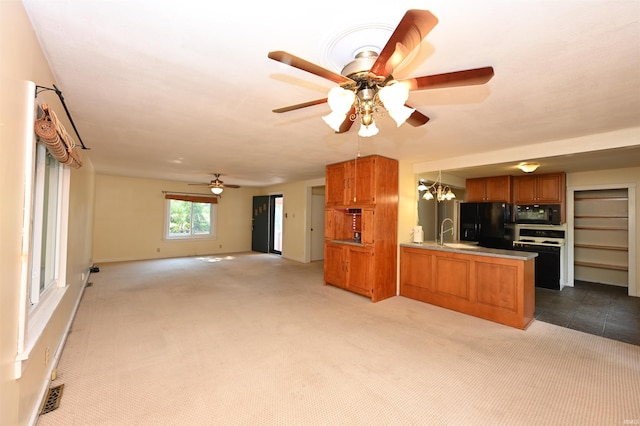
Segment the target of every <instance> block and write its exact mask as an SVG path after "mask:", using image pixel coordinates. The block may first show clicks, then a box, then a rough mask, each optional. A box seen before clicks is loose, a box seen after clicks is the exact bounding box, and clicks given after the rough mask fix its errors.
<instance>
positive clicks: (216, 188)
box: [211, 186, 223, 195]
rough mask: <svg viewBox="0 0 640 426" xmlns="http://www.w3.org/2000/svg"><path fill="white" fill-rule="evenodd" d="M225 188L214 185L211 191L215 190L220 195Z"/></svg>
mask: <svg viewBox="0 0 640 426" xmlns="http://www.w3.org/2000/svg"><path fill="white" fill-rule="evenodd" d="M222 191H223V189H222V188H221V187H219V186H212V187H211V192H213V193H214V194H216V195H220V194H222Z"/></svg>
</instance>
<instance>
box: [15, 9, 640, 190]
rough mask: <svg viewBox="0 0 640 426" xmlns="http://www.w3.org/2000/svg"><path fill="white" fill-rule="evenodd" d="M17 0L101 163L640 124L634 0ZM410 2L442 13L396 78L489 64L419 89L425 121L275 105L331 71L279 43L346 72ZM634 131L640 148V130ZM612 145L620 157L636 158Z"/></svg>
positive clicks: (455, 149) (300, 174)
mask: <svg viewBox="0 0 640 426" xmlns="http://www.w3.org/2000/svg"><path fill="white" fill-rule="evenodd" d="M23 3H24V5H25V8H26V9H27V12H28V14H29V16H30V19H31V20H32V22H33V25H34V28H35V31H36V33H37V35H38V37H39V39H40V41H41V44H42V47H43V49H44V51H45V54H46V55H47V57H48V60H49V62H50V65H51V68H52V69H53V72H54V75H55V78H56V80H57V86H58V88H59V89H60V90H61V91H62V92H63V94H64V98H65V101H66V103H67V106H68V107H69V109H70V111H71V115H72V117H73V120H74V121H75V124H76V126H77V128H78V131H79V133H80V136H81V137H82V140H83V142H84V144H85V145H86V146H87V147H89V148H90V151H89V153H90V157H91V160H92V161H93V163H94V165H95V168H96V171H97V172H99V173H107V174H117V175H127V176H140V177H149V178H161V179H172V180H179V181H188V182H208V181H209V180H211V179H212V176H211V173H214V172H218V173H222V174H223V177H222V178H223V180H224V181H225V182H226V183H233V184H240V185H247V186H264V185H271V184H277V183H282V182H291V181H298V180H305V179H314V178H320V177H323V176H324V165H325V164H327V163H333V162H337V161H343V160H346V159H349V158H353V157H354V156H355V155H356V154H357V153H358V151H359V152H360V153H361V154H362V155H368V154H380V155H385V156H389V157H393V158H397V159H400V160H408V161H411V162H424V161H434V160H435V161H437V160H440V159H448V158H449V159H450V158H455V157H458V156H469V155H474V154H481V153H486V152H488V151H499V150H504V149H512V148H518V147H525V146H526V145H530V144H540V143H547V142H552V141H560V140H564V139H568V138H575V137H580V136H584V135H589V134H595V133H605V132H611V131H615V130H618V129H629V128H632V129H633V128H636V129H640V2H639V1H638V0H616V1H613V0H592V1H589V0H582V1H580V0H558V1H546V0H517V1H513V0H512V1H509V0H488V1H475V0H467V1H465V0H433V1H430V2H423V1H409V0H396V1H394V2H385V3H384V7H364V6H361V5H360V3H358V4H352V5H349V4H346V3H344V1H339V0H326V1H323V2H300V1H292V0H273V1H269V2H255V1H252V2H244V1H233V2H223V3H222V5H221V2H206V1H202V0H186V1H185V0H183V1H168V0H155V1H150V0H147V1H143V0H129V1H108V0H102V1H86V0H59V1H56V0H23ZM412 8H416V9H421V8H422V9H429V10H430V11H431V12H432V13H433V14H434V15H435V16H436V17H437V18H438V19H439V23H438V25H437V26H436V27H435V28H434V29H433V31H431V33H430V34H429V35H428V36H427V37H426V39H425V41H424V42H423V43H422V45H421V46H420V47H419V48H418V49H417V50H416V51H415V54H413V55H412V56H411V57H410V61H406V62H407V63H405V64H403V65H402V68H401V69H397V70H396V72H395V73H394V76H395V77H397V78H407V77H414V76H422V75H429V74H437V73H443V72H449V71H457V70H462V69H468V68H476V67H482V66H493V67H494V69H495V76H494V78H493V79H492V80H491V81H490V82H489V83H488V84H486V85H483V86H472V87H460V88H449V89H437V90H424V91H414V92H411V95H410V97H409V103H410V104H411V105H412V106H414V107H416V108H417V109H418V110H419V111H420V112H422V113H423V114H425V115H427V116H428V117H430V118H431V121H429V122H428V123H427V124H426V125H424V126H421V127H412V126H409V125H408V124H404V125H403V126H401V127H400V128H396V127H395V124H394V123H393V122H392V121H391V119H390V118H389V117H384V118H381V119H380V120H378V127H379V128H380V129H381V131H380V133H379V134H378V135H377V136H375V137H372V138H359V137H358V136H357V126H353V127H352V129H351V131H349V132H348V133H344V134H334V133H333V131H332V130H331V129H330V128H329V127H328V126H327V125H326V124H325V123H324V122H323V121H322V120H321V117H322V116H323V115H325V114H327V113H328V112H329V108H328V106H327V105H326V104H323V105H318V106H312V107H308V108H304V109H301V110H297V111H292V112H288V113H284V114H275V113H273V112H271V110H272V109H274V108H278V107H283V106H288V105H293V104H298V103H302V102H305V101H310V100H314V99H319V98H323V97H326V93H327V91H328V90H329V89H330V88H331V87H333V86H334V83H332V82H330V81H328V80H325V79H322V78H320V77H317V76H315V75H313V74H310V73H307V72H304V71H301V70H298V69H295V68H292V67H289V66H286V65H283V64H281V63H278V62H275V61H273V60H270V59H268V58H267V53H268V52H269V51H272V50H284V51H287V52H290V53H292V54H294V55H296V56H299V57H301V58H303V59H306V60H308V61H311V62H314V63H317V64H319V65H320V66H322V67H325V68H328V69H331V70H333V71H336V72H340V70H341V68H342V66H344V65H346V63H347V62H348V61H349V60H350V59H351V56H352V52H355V51H357V50H359V49H360V48H362V47H364V46H369V45H371V46H373V47H375V48H378V49H379V48H381V47H382V46H383V45H384V44H385V43H386V41H387V39H388V37H389V36H390V35H391V32H392V30H393V28H395V26H396V25H397V23H398V22H399V21H400V19H401V18H402V16H403V15H404V13H405V11H406V10H407V9H412ZM36 83H37V84H39V85H43V86H49V85H51V83H52V82H47V81H41V82H36ZM631 134H632V138H633V139H635V140H634V141H633V142H632V144H635V145H638V146H639V147H640V130H638V131H633V132H632V133H631ZM595 149H597V148H595ZM619 152H620V150H616V152H614V155H609V156H608V157H612V158H611V160H610V161H611V163H610V164H612V165H615V164H616V162H617V161H619V160H621V159H622V160H625V161H626V163H621V164H623V165H624V166H627V165H628V163H629V158H630V156H629V155H628V154H629V153H633V155H635V158H636V159H637V158H640V156H638V154H640V151H638V150H631V151H624V152H622V154H621V155H617V154H618V153H619ZM544 154H545V153H544V152H540V153H539V154H538V155H539V156H540V157H544V156H545V155H544ZM599 154H601V153H599ZM590 157H593V155H591V156H590ZM608 157H607V158H608ZM598 158H599V166H598V167H600V168H601V167H602V166H603V164H604V163H603V161H602V159H603V158H604V157H602V156H601V155H598ZM631 158H632V157H631ZM587 160H588V158H585V160H584V161H583V162H584V163H585V164H584V165H582V166H581V167H583V168H587V169H588V168H593V167H594V166H593V162H590V161H587ZM573 163H576V162H575V161H573V162H572V164H573ZM639 163H640V161H638V160H636V161H635V164H633V162H632V165H638V164H639ZM558 167H563V166H562V163H561V164H559V165H558ZM573 167H574V168H575V164H574V165H573ZM460 169H461V170H460V173H462V174H465V173H466V174H468V175H473V174H474V172H473V171H470V170H464V168H460ZM480 172H481V173H487V174H491V173H492V171H491V170H490V169H486V168H485V169H482V170H480Z"/></svg>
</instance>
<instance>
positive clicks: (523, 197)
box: [513, 176, 537, 204]
mask: <svg viewBox="0 0 640 426" xmlns="http://www.w3.org/2000/svg"><path fill="white" fill-rule="evenodd" d="M513 202H514V203H515V204H535V203H536V202H537V201H536V177H535V176H516V177H514V178H513Z"/></svg>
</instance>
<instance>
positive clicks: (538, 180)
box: [513, 173, 566, 204]
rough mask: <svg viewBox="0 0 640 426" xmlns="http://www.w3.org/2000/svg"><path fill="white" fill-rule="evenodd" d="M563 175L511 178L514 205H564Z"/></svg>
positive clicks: (551, 174) (549, 174) (550, 174)
mask: <svg viewBox="0 0 640 426" xmlns="http://www.w3.org/2000/svg"><path fill="white" fill-rule="evenodd" d="M565 192H566V175H565V173H547V174H543V175H527V176H515V177H514V178H513V202H514V204H543V203H544V204H564V200H565Z"/></svg>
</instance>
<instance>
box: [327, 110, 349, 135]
mask: <svg viewBox="0 0 640 426" xmlns="http://www.w3.org/2000/svg"><path fill="white" fill-rule="evenodd" d="M346 118H347V114H341V113H339V112H336V111H333V112H331V113H329V114H327V115H325V116H324V117H322V119H323V120H324V122H325V123H327V124H328V125H329V127H331V128H332V129H333V130H335V131H336V132H338V131H340V126H341V125H342V122H343V121H344V120H345V119H346Z"/></svg>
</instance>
